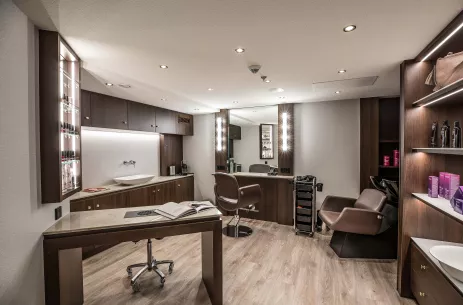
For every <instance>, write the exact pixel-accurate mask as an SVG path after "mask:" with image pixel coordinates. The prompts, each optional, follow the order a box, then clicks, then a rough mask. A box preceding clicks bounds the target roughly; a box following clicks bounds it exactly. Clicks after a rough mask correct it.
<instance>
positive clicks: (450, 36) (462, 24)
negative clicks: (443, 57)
mask: <svg viewBox="0 0 463 305" xmlns="http://www.w3.org/2000/svg"><path fill="white" fill-rule="evenodd" d="M462 27H463V22H462V23H461V24H460V25H459V26H458V27H457V28H456V29H455V30H453V32H452V33H450V34H449V35H448V36H447V37H445V39H444V40H442V41H441V43H439V44H438V45H437V46H436V47H435V48H434V49H432V50H431V52H429V53H428V55H426V56H425V57H424V58H423V59H422V60H421V62H423V61H425V60H426V59H428V57H429V56H431V55H432V54H433V53H434V52H436V51H437V49H439V48H440V47H441V46H442V45H443V44H444V43H445V42H446V41H447V40H449V39H450V38H452V36H453V35H455V34H456V33H457V32H458V31H459V30H460V29H461V28H462Z"/></svg>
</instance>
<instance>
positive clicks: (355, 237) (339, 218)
mask: <svg viewBox="0 0 463 305" xmlns="http://www.w3.org/2000/svg"><path fill="white" fill-rule="evenodd" d="M385 205H386V195H385V194H384V193H383V192H380V191H378V190H374V189H365V190H364V191H363V192H362V194H360V197H359V198H357V199H354V198H344V197H335V196H328V197H326V199H325V201H324V202H323V204H322V206H321V208H320V212H319V216H320V218H321V220H322V221H323V222H324V223H325V224H326V225H327V227H328V228H330V229H331V230H334V233H333V237H332V238H331V242H330V246H331V248H332V249H333V250H334V251H335V252H336V254H337V255H338V256H339V257H343V258H376V259H390V258H391V259H392V258H395V257H396V256H397V250H396V249H397V243H396V241H395V240H396V237H394V235H396V234H395V233H394V230H393V229H394V228H393V227H394V226H393V225H392V221H391V220H392V219H391V218H390V217H386V216H387V215H389V214H388V213H386V214H385V213H384V212H385Z"/></svg>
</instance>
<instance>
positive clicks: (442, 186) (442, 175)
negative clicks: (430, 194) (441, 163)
mask: <svg viewBox="0 0 463 305" xmlns="http://www.w3.org/2000/svg"><path fill="white" fill-rule="evenodd" d="M446 174H448V173H446V172H440V173H439V197H445V190H444V189H445V185H446V182H445V175H446Z"/></svg>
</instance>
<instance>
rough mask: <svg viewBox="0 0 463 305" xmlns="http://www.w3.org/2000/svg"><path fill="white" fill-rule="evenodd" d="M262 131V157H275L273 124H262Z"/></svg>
mask: <svg viewBox="0 0 463 305" xmlns="http://www.w3.org/2000/svg"><path fill="white" fill-rule="evenodd" d="M259 131H260V132H259V133H260V158H261V159H273V125H270V124H261V125H260V127H259Z"/></svg>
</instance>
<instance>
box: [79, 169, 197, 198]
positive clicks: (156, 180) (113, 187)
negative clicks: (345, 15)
mask: <svg viewBox="0 0 463 305" xmlns="http://www.w3.org/2000/svg"><path fill="white" fill-rule="evenodd" d="M192 176H193V174H188V175H185V176H180V175H179V176H159V177H154V178H153V179H151V180H150V181H148V182H145V183H142V184H137V185H122V184H111V185H104V186H98V187H104V188H107V189H108V190H106V191H101V192H96V193H88V192H82V191H81V192H78V193H75V194H74V195H72V196H71V197H70V199H71V201H73V200H80V199H84V198H89V197H94V196H99V195H104V194H110V193H114V192H120V191H125V190H130V189H133V188H138V187H143V186H149V185H152V184H158V183H163V182H168V181H173V180H178V179H183V178H186V177H192Z"/></svg>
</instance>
